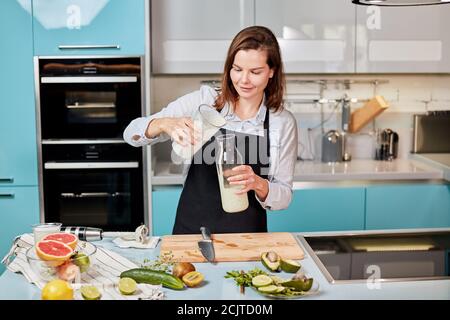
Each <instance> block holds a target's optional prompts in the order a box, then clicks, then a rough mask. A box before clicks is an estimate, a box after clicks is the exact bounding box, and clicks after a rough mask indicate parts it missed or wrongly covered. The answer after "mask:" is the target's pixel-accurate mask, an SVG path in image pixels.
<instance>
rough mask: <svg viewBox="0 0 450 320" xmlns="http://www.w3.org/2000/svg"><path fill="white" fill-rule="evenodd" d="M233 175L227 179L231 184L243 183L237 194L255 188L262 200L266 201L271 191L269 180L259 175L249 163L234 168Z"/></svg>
mask: <svg viewBox="0 0 450 320" xmlns="http://www.w3.org/2000/svg"><path fill="white" fill-rule="evenodd" d="M232 171H233V172H236V173H233V175H230V176H229V177H228V178H227V180H228V182H229V183H230V185H241V186H243V188H242V189H241V190H239V191H236V194H244V193H246V192H248V191H250V190H254V191H255V193H256V195H257V196H258V198H259V199H260V200H261V201H265V200H266V198H267V195H268V193H269V181H267V180H266V179H263V178H261V177H260V176H258V175H257V174H256V173H255V172H254V171H253V169H252V167H251V166H248V165H240V166H237V167H234V168H233V169H232Z"/></svg>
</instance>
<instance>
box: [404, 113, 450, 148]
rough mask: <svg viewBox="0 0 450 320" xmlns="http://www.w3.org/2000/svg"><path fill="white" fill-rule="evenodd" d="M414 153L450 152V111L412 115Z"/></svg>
mask: <svg viewBox="0 0 450 320" xmlns="http://www.w3.org/2000/svg"><path fill="white" fill-rule="evenodd" d="M413 137H414V138H413V150H412V152H414V153H449V152H450V139H449V137H450V111H449V110H445V111H430V112H428V113H426V114H415V115H414V136H413Z"/></svg>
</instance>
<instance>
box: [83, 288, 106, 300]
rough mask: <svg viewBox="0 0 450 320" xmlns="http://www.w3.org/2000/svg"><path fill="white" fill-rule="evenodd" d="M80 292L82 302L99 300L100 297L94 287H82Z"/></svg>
mask: <svg viewBox="0 0 450 320" xmlns="http://www.w3.org/2000/svg"><path fill="white" fill-rule="evenodd" d="M80 292H81V296H82V297H83V298H84V300H100V297H101V296H102V295H101V294H100V291H98V289H97V287H94V286H83V287H81V289H80Z"/></svg>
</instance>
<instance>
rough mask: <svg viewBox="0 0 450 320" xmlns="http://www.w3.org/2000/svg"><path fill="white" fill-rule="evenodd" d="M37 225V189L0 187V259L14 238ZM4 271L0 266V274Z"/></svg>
mask: <svg viewBox="0 0 450 320" xmlns="http://www.w3.org/2000/svg"><path fill="white" fill-rule="evenodd" d="M36 223H39V195H38V187H16V188H14V187H12V188H10V187H0V259H2V258H3V257H4V256H5V255H6V254H7V253H8V250H9V248H10V247H11V245H12V241H13V240H14V238H15V237H16V236H18V235H20V234H23V233H29V232H31V225H33V224H36ZM4 270H5V268H4V266H3V265H1V264H0V274H1V273H2V272H3V271H4Z"/></svg>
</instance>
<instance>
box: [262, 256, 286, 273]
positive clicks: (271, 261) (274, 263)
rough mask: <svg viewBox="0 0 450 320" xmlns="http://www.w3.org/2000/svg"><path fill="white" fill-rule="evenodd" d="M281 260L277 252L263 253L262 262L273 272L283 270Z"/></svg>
mask: <svg viewBox="0 0 450 320" xmlns="http://www.w3.org/2000/svg"><path fill="white" fill-rule="evenodd" d="M280 261H281V259H280V256H279V255H278V254H277V253H276V252H273V251H269V252H263V253H262V254H261V263H262V264H263V266H264V267H266V268H267V269H268V270H270V271H272V272H280V271H281V267H280Z"/></svg>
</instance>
